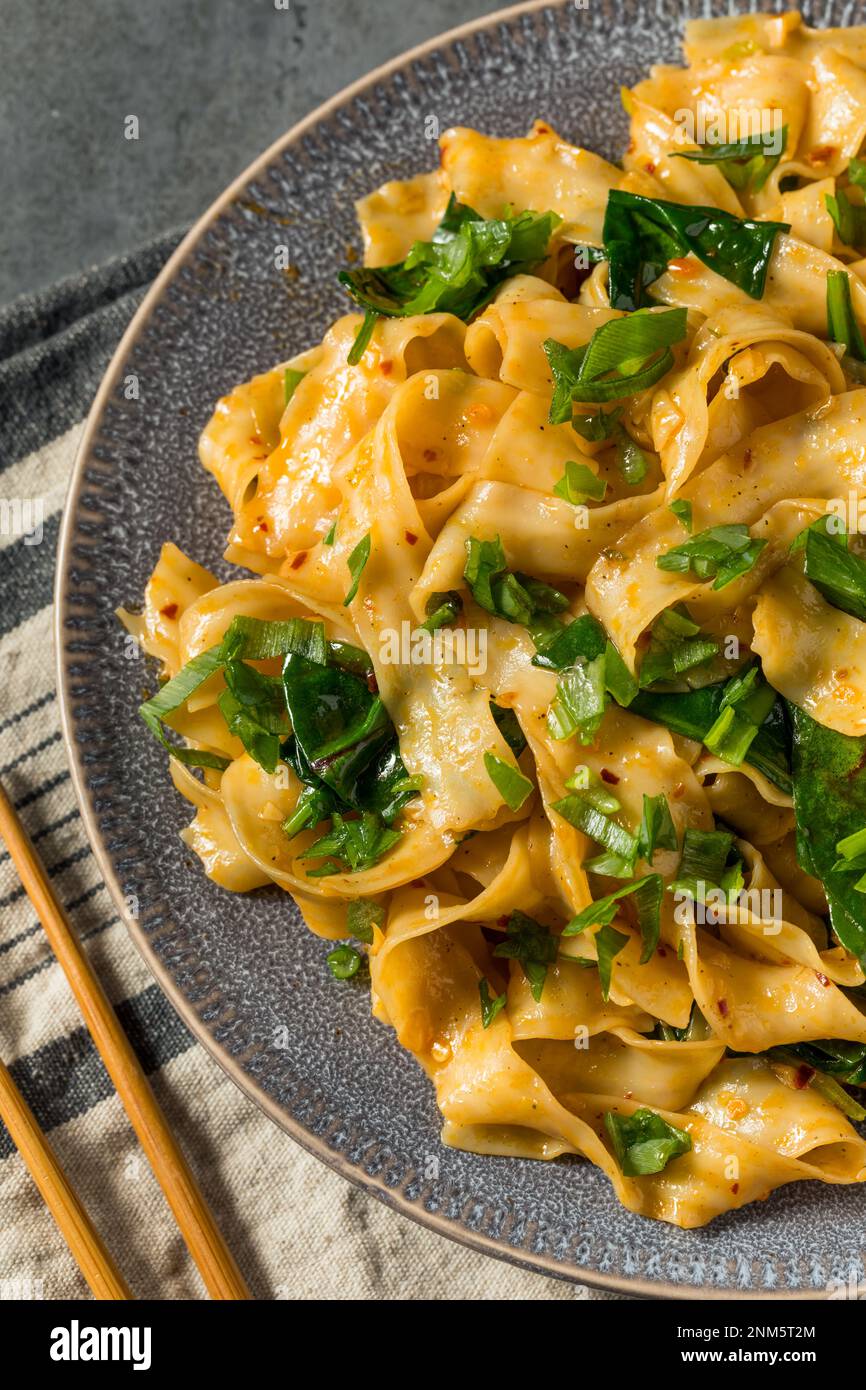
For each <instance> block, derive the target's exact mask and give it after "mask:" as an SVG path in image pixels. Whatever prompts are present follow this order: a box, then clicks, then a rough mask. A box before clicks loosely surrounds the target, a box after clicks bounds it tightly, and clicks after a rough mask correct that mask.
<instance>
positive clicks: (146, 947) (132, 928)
mask: <svg viewBox="0 0 866 1390" xmlns="http://www.w3.org/2000/svg"><path fill="white" fill-rule="evenodd" d="M570 3H571V0H527V3H524V4H519V5H511V6H509V7H508V8H506V9H502V10H496V11H494V12H492V13H491V14H489V15H485V16H482V17H481V18H480V19H476V20H472V21H470V22H469V23H467V24H462V25H458V26H457V27H456V28H453V29H449V30H447V31H446V32H445V33H443V34H439V35H437V36H436V37H435V38H433V39H430V40H428V41H427V42H426V43H422V44H419V45H417V46H416V47H415V48H412V49H409V50H407V51H406V52H404V53H402V54H399V55H398V56H397V57H395V58H393V59H391V60H389V61H388V62H387V63H383V64H382V65H381V66H380V67H378V68H376V69H374V70H373V71H372V72H370V73H368V74H366V75H365V76H364V77H361V78H359V79H358V81H356V82H353V83H351V84H350V85H349V86H348V87H344V88H343V89H342V90H341V91H339V92H337V93H336V95H335V96H333V97H331V98H330V99H329V100H328V101H326V102H324V103H323V104H322V105H321V106H319V107H317V108H316V110H315V111H313V112H311V113H310V115H308V116H305V117H304V119H303V120H301V121H299V122H298V123H297V124H296V125H294V126H292V128H291V129H290V130H289V131H287V132H286V133H285V134H284V135H281V136H280V137H279V139H277V140H275V141H274V143H273V144H272V145H270V146H269V148H268V149H266V150H265V151H264V153H263V154H261V155H259V156H258V158H257V159H255V160H253V162H252V163H251V164H250V165H249V166H248V167H247V168H246V169H245V170H244V171H243V173H241V174H239V175H238V177H237V178H236V179H234V180H233V182H232V183H231V184H229V186H228V188H226V190H225V191H224V192H223V193H222V194H220V196H219V197H218V198H217V199H216V200H215V202H213V203H212V204H211V206H210V207H209V208H208V209H207V211H206V212H205V213H203V215H202V216H201V217H200V218H199V219H198V220H197V221H196V222H195V224H194V225H193V226H192V227H191V228H190V230H189V232H187V234H186V236H185V237H184V238H183V240H182V241H181V242H180V244H179V246H178V247H177V248H176V250H175V251H174V252H173V253H172V255H171V256H170V257H169V259H168V261H167V262H166V264H165V265H164V266H163V268H162V270H161V271H160V273H159V275H158V276H157V277H156V279H155V280H154V282H153V284H152V285H151V287H150V289H149V290H148V292H147V293H146V295H145V297H144V299H143V300H142V302H141V304H140V305H139V307H138V309H137V311H136V313H135V314H134V316H133V318H132V320H131V322H130V324H129V326H128V328H127V329H126V332H125V333H124V335H123V337H122V338H121V340H120V342H119V344H118V346H117V349H116V350H115V353H114V356H113V357H112V359H111V362H110V364H109V366H108V370H107V371H106V373H105V376H104V377H103V379H102V382H101V384H100V387H99V390H98V391H97V393H96V396H95V398H94V401H93V404H92V406H91V408H90V411H89V413H88V416H87V420H86V423H85V427H84V433H83V435H82V438H81V442H80V444H79V446H78V450H77V453H76V456H75V462H74V465H73V469H72V474H71V477H70V481H69V488H68V491H67V494H66V500H65V503H64V509H63V515H62V521H61V527H60V536H59V540H58V547H57V563H56V570H55V580H54V624H53V637H54V655H55V669H56V676H57V691H58V703H59V710H60V726H61V730H62V734H63V742H64V745H65V748H66V755H67V758H68V761H69V768H70V774H71V778H72V786H73V789H74V791H75V796H76V799H77V801H78V806H79V808H80V811H81V817H82V821H83V823H84V828H85V831H86V833H87V837H88V839H89V841H90V845H91V848H92V850H93V854H94V857H95V859H96V862H97V864H98V866H99V870H100V873H101V874H102V877H103V879H104V881H105V885H106V887H107V888H108V891H109V893H110V894H111V897H112V899H113V901H114V905H115V907H116V909H117V912H118V914H119V916H120V918H121V920H122V921H123V922H124V924H125V926H126V928H127V930H128V932H129V934H130V936H131V937H132V940H133V941H134V943H135V945H136V947H137V948H138V951H139V952H140V954H141V955H142V957H143V958H144V960H145V962H146V964H147V966H148V968H149V969H150V971H151V974H152V975H153V976H154V978H155V980H156V982H157V984H158V985H159V987H160V989H161V990H162V991H163V993H164V994H165V995H166V996H167V997H168V999H169V1001H170V1002H171V1004H172V1006H173V1007H174V1009H175V1010H176V1011H177V1013H178V1014H179V1016H180V1018H181V1019H182V1020H183V1022H184V1024H185V1025H186V1027H187V1028H188V1029H189V1030H190V1032H191V1033H192V1034H193V1036H194V1037H195V1038H196V1040H197V1041H198V1042H200V1043H201V1044H202V1046H203V1047H204V1048H205V1049H206V1050H207V1051H208V1053H209V1054H210V1055H211V1056H212V1057H213V1058H214V1060H215V1061H216V1062H217V1063H218V1064H219V1065H220V1066H221V1067H222V1069H223V1071H224V1072H225V1073H226V1074H227V1075H228V1076H229V1077H230V1078H231V1080H232V1081H233V1082H234V1083H235V1084H236V1085H237V1086H238V1087H240V1089H241V1090H242V1091H243V1092H244V1094H245V1095H246V1096H248V1097H249V1099H250V1100H253V1101H255V1103H256V1104H257V1105H258V1106H259V1107H260V1108H261V1109H262V1110H264V1112H265V1113H266V1114H267V1115H268V1116H269V1117H270V1119H271V1120H273V1121H274V1123H275V1124H277V1125H278V1126H279V1127H280V1128H281V1129H283V1130H285V1131H286V1132H287V1133H288V1134H290V1135H291V1137H292V1138H293V1139H294V1140H295V1141H296V1142H297V1143H298V1144H300V1145H301V1147H302V1148H304V1149H306V1150H307V1151H308V1152H309V1153H311V1154H313V1155H314V1156H315V1157H316V1158H318V1159H321V1161H322V1162H323V1163H325V1164H327V1166H328V1167H329V1168H332V1169H334V1170H335V1171H336V1172H337V1173H339V1174H340V1176H341V1177H343V1178H346V1179H347V1181H349V1182H351V1183H353V1184H354V1185H355V1186H356V1187H360V1188H362V1189H364V1190H365V1191H369V1192H371V1193H372V1194H373V1196H375V1197H377V1198H378V1199H379V1200H380V1201H382V1202H383V1203H384V1204H385V1205H386V1206H389V1207H391V1208H392V1209H393V1210H395V1211H397V1212H398V1213H399V1214H400V1215H401V1216H406V1217H408V1218H409V1219H410V1220H411V1221H416V1222H417V1223H418V1224H419V1225H421V1226H426V1227H427V1228H429V1229H430V1230H433V1231H435V1232H436V1233H437V1234H438V1235H441V1236H444V1237H445V1238H446V1239H448V1240H453V1241H456V1242H458V1243H459V1244H462V1245H466V1246H468V1247H470V1248H471V1249H474V1250H478V1251H480V1252H481V1253H482V1254H484V1255H489V1256H491V1257H492V1258H493V1259H498V1260H504V1261H505V1262H506V1263H509V1264H514V1265H517V1266H518V1267H520V1268H523V1269H529V1270H533V1271H535V1272H536V1273H539V1274H546V1275H548V1276H549V1277H552V1278H555V1279H562V1280H564V1281H566V1282H570V1283H583V1284H587V1285H590V1286H591V1287H594V1288H600V1289H606V1290H608V1291H610V1292H613V1293H619V1294H624V1295H631V1296H632V1297H641V1298H656V1299H659V1298H671V1299H682V1300H688V1301H696V1300H710V1301H722V1300H731V1299H736V1300H738V1301H756V1300H758V1299H760V1300H761V1301H762V1302H763V1301H766V1300H769V1301H773V1302H789V1301H791V1300H799V1301H818V1300H821V1299H823V1298H826V1294H824V1293H822V1292H821V1291H819V1290H816V1289H808V1288H802V1289H785V1290H764V1289H736V1288H707V1287H700V1286H698V1285H686V1284H671V1283H668V1282H667V1281H655V1280H648V1279H640V1278H631V1277H628V1276H623V1277H620V1276H617V1275H607V1274H605V1273H603V1272H600V1271H597V1270H593V1269H586V1270H584V1269H582V1268H581V1267H580V1266H577V1265H572V1266H571V1268H570V1269H569V1268H565V1267H564V1266H563V1265H561V1264H559V1263H558V1262H557V1261H556V1260H554V1259H552V1258H550V1257H549V1256H547V1255H544V1254H535V1253H533V1252H532V1251H525V1250H524V1251H521V1252H519V1253H518V1252H517V1251H514V1250H509V1249H508V1248H506V1247H504V1246H503V1245H502V1244H501V1243H499V1242H498V1241H496V1240H494V1239H493V1238H492V1237H488V1236H485V1235H483V1234H480V1233H478V1232H474V1231H470V1230H467V1229H466V1227H464V1226H461V1225H459V1224H458V1223H457V1222H456V1221H454V1220H452V1219H451V1218H449V1217H444V1216H441V1215H440V1214H438V1213H436V1212H430V1211H427V1210H426V1209H425V1208H419V1207H418V1206H416V1205H415V1204H414V1203H413V1202H411V1201H410V1200H409V1199H407V1198H405V1197H403V1196H402V1194H399V1193H397V1194H395V1193H394V1192H392V1191H391V1190H390V1189H389V1187H388V1186H387V1184H386V1182H385V1180H384V1179H383V1178H381V1177H379V1176H378V1175H376V1174H370V1173H365V1172H363V1171H361V1170H359V1169H358V1168H356V1167H355V1166H353V1164H352V1163H351V1162H350V1160H349V1159H348V1158H346V1156H345V1155H344V1154H342V1153H339V1152H336V1151H335V1150H333V1149H332V1148H330V1147H329V1145H328V1144H327V1142H326V1141H325V1140H324V1139H323V1138H319V1137H318V1136H317V1135H315V1134H313V1133H311V1132H310V1131H309V1130H308V1129H306V1128H305V1127H304V1125H303V1124H302V1123H301V1122H300V1121H298V1120H296V1119H295V1118H294V1117H293V1116H291V1115H289V1114H287V1113H286V1112H285V1111H284V1110H283V1109H282V1108H281V1107H280V1106H279V1105H278V1104H277V1103H276V1101H274V1100H273V1099H272V1098H271V1097H270V1096H269V1095H268V1094H267V1092H266V1091H264V1090H263V1089H262V1088H261V1087H260V1086H259V1085H258V1084H257V1083H256V1081H255V1079H254V1078H253V1077H252V1076H251V1075H250V1074H249V1073H248V1072H246V1071H244V1069H243V1067H242V1065H241V1063H240V1061H239V1060H238V1059H236V1058H234V1057H232V1056H230V1055H229V1053H228V1052H226V1051H225V1050H224V1049H223V1048H221V1047H220V1046H219V1044H218V1043H217V1042H216V1040H215V1039H214V1037H213V1036H212V1034H211V1033H210V1032H209V1030H208V1028H207V1026H206V1024H205V1023H204V1021H203V1020H202V1019H201V1018H200V1017H199V1015H198V1013H197V1011H196V1009H195V1007H194V1006H193V1004H192V1003H190V1001H189V1000H188V999H186V997H185V996H184V995H183V993H182V992H181V990H180V988H179V987H178V985H177V984H176V983H175V981H174V980H173V979H172V977H171V975H170V974H169V973H168V971H167V970H166V968H165V967H164V966H163V965H162V963H161V961H160V960H159V957H158V956H157V954H156V952H155V951H154V949H153V947H152V946H151V944H150V941H149V939H148V937H147V935H146V933H145V932H144V931H143V930H142V928H141V926H140V924H139V923H138V921H137V920H136V919H135V918H134V917H133V916H132V915H131V914H130V912H129V909H128V906H127V902H126V898H125V895H124V893H123V890H122V888H121V885H120V882H119V880H118V878H117V875H116V873H115V869H114V864H113V861H112V858H111V855H110V854H109V851H108V849H107V846H106V844H105V842H104V840H103V836H102V832H101V830H100V827H99V825H98V822H97V818H96V813H95V810H94V807H93V805H92V802H91V793H90V790H89V788H88V786H87V778H86V773H85V770H84V768H83V766H82V763H81V760H80V756H79V749H78V744H77V742H76V739H75V734H74V717H73V713H72V694H71V688H70V671H69V665H70V662H71V660H72V657H73V654H72V653H71V652H70V651H69V650H68V648H67V634H68V629H67V620H68V618H69V617H70V609H71V604H70V603H69V602H68V601H67V594H68V590H69V584H68V578H69V570H70V566H71V562H72V558H73V545H74V542H75V534H76V523H77V521H78V519H79V506H80V501H81V491H82V486H83V484H84V481H85V478H84V474H85V469H86V466H87V463H88V460H89V458H90V455H91V451H92V447H93V444H94V440H95V438H96V435H97V433H98V430H99V427H100V424H101V420H102V416H103V413H104V411H105V408H106V406H107V404H108V402H109V400H110V398H111V396H112V394H113V393H114V391H115V388H116V386H117V383H118V380H119V378H120V376H121V372H122V369H123V366H124V364H125V362H126V360H127V358H128V357H129V354H130V352H131V350H132V348H133V347H134V346H135V344H136V342H137V341H138V338H139V337H140V335H141V333H142V331H143V329H144V328H145V325H146V324H147V323H148V321H149V319H150V318H151V315H152V314H153V312H154V310H155V309H156V307H157V305H158V304H159V303H160V301H161V300H162V298H163V295H164V294H165V291H166V290H167V289H168V288H169V286H170V285H171V284H172V282H173V280H174V279H175V277H176V275H177V274H178V272H179V270H180V268H181V267H182V266H183V264H184V262H185V261H186V260H187V258H188V256H189V255H190V253H191V252H192V251H193V250H194V249H195V247H196V246H197V245H198V243H199V242H200V240H201V239H202V238H203V236H204V235H205V234H206V233H207V231H208V230H209V228H210V227H211V226H212V225H213V223H214V222H216V220H217V219H218V218H219V216H220V215H221V213H222V212H223V211H224V209H225V208H227V207H228V206H230V205H231V204H232V203H233V202H234V201H235V199H236V198H237V196H238V195H239V194H240V193H242V192H243V190H244V189H245V188H246V187H247V186H248V185H249V184H250V183H254V182H255V181H256V180H257V179H258V178H259V177H260V176H261V175H262V174H264V173H265V171H266V170H267V168H268V167H269V165H270V164H272V163H273V162H274V160H275V159H277V158H278V157H279V156H280V155H281V154H282V153H283V151H285V150H286V149H288V148H289V147H291V146H293V145H296V144H297V143H299V142H300V141H301V140H302V139H303V138H304V136H305V135H306V134H307V133H308V132H309V131H311V130H312V129H314V128H315V127H316V125H318V123H319V122H320V121H322V120H324V119H326V118H327V117H328V116H330V115H331V113H332V112H334V111H336V110H337V109H338V108H339V107H340V106H342V105H343V104H344V103H346V102H348V101H351V100H353V99H354V98H356V97H357V96H360V95H362V94H363V93H364V92H366V91H369V90H370V89H372V88H373V87H375V86H376V84H377V83H379V82H381V81H383V80H384V79H386V78H389V77H391V76H393V75H394V74H395V73H398V72H399V71H401V70H402V69H404V68H406V67H408V66H409V65H410V64H412V63H414V62H415V61H416V60H417V59H420V58H423V57H425V56H426V55H427V54H429V53H432V52H434V51H435V50H436V49H440V48H447V47H449V46H451V45H452V44H454V43H456V42H458V41H460V40H463V39H466V38H468V37H470V36H471V35H473V34H476V33H478V32H479V31H482V30H489V29H495V28H496V27H497V26H498V25H499V24H502V23H507V22H508V21H510V20H514V19H517V18H519V17H521V16H523V15H527V14H532V13H533V12H535V11H537V10H543V9H565V8H566V7H567V6H568V5H569V4H570ZM753 5H754V0H752V2H751V4H749V3H748V0H747V3H746V5H744V8H748V9H751V8H752V7H753ZM685 8H686V6H685V5H684V9H685Z"/></svg>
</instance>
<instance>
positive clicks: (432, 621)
mask: <svg viewBox="0 0 866 1390" xmlns="http://www.w3.org/2000/svg"><path fill="white" fill-rule="evenodd" d="M424 612H425V613H426V615H427V616H426V619H425V621H424V622H423V623H422V624H421V627H422V629H423V630H424V631H425V632H430V633H433V632H436V631H438V629H439V628H440V627H451V625H452V624H453V623H455V622H456V621H457V619H458V618H459V617H460V614H461V613H462V612H463V599H462V598H461V597H460V595H459V594H458V593H456V592H455V591H454V590H453V589H451V590H449V591H448V593H445V594H431V595H430V597H429V598H428V600H427V604H426V607H425V609H424Z"/></svg>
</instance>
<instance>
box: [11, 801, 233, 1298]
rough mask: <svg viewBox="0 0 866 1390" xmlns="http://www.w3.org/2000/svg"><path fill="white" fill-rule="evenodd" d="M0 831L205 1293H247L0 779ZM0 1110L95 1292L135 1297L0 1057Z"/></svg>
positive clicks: (214, 1295)
mask: <svg viewBox="0 0 866 1390" xmlns="http://www.w3.org/2000/svg"><path fill="white" fill-rule="evenodd" d="M0 837H2V839H3V840H4V841H5V842H6V848H7V849H8V850H9V853H10V855H11V857H12V861H13V863H14V865H15V867H16V869H17V870H18V874H19V877H20V879H21V882H22V884H23V886H24V888H25V890H26V892H27V896H28V897H29V899H30V901H31V903H32V904H33V906H34V908H35V909H36V915H37V916H38V918H39V920H40V922H41V923H42V926H43V928H44V929H45V935H46V936H47V937H48V940H49V942H50V944H51V948H52V950H53V952H54V954H55V956H56V957H57V959H58V961H59V962H60V965H61V966H62V968H63V971H64V974H65V975H66V978H67V980H68V982H69V986H70V988H71V990H72V993H73V994H74V995H75V998H76V1000H77V1002H78V1007H79V1008H80V1010H81V1013H82V1015H83V1017H84V1022H85V1023H86V1024H87V1028H88V1031H89V1033H90V1036H91V1038H92V1039H93V1042H94V1044H95V1046H96V1050H97V1051H98V1053H99V1055H100V1056H101V1058H102V1060H103V1062H104V1063H105V1067H106V1070H107V1071H108V1074H109V1076H110V1077H111V1080H112V1081H113V1083H114V1088H115V1090H116V1091H117V1094H118V1095H119V1096H120V1099H121V1100H122V1102H123V1105H124V1108H125V1109H126V1113H127V1115H128V1116H129V1119H130V1122H131V1124H132V1127H133V1129H134V1130H135V1132H136V1134H137V1135H138V1138H139V1142H140V1144H141V1147H142V1148H143V1150H144V1152H145V1153H146V1155H147V1157H148V1159H149V1161H150V1164H151V1167H152V1168H153V1171H154V1173H155V1175H156V1177H157V1180H158V1181H159V1184H160V1186H161V1188H162V1190H163V1192H164V1194H165V1197H166V1200H167V1201H168V1204H169V1206H170V1207H171V1210H172V1212H173V1213H174V1218H175V1221H176V1222H177V1224H178V1227H179V1229H180V1232H181V1235H182V1236H183V1238H184V1240H185V1241H186V1244H187V1248H188V1250H189V1252H190V1254H191V1255H192V1257H193V1259H194V1260H195V1262H196V1264H197V1265H198V1268H199V1271H200V1272H201V1276H202V1279H203V1280H204V1283H205V1287H206V1288H207V1290H208V1293H209V1294H210V1296H211V1298H216V1299H245V1298H249V1297H250V1294H249V1291H248V1289H247V1287H246V1285H245V1283H244V1281H243V1277H242V1275H241V1272H240V1270H239V1269H238V1267H237V1265H236V1264H235V1260H234V1257H233V1256H232V1253H231V1251H230V1250H229V1248H228V1246H227V1245H226V1243H225V1240H224V1238H223V1236H222V1234H221V1232H220V1230H219V1227H218V1226H217V1224H216V1222H215V1220H214V1218H213V1215H212V1213H211V1211H210V1209H209V1207H208V1205H207V1203H206V1202H205V1199H204V1197H203V1195H202V1193H201V1191H200V1189H199V1187H198V1184H197V1182H196V1180H195V1178H194V1177H193V1174H192V1171H191V1170H190V1167H189V1165H188V1163H187V1161H186V1159H185V1158H184V1155H183V1152H182V1150H181V1148H180V1146H179V1145H178V1143H177V1140H176V1139H175V1138H174V1136H173V1134H172V1133H171V1131H170V1129H169V1127H168V1123H167V1121H166V1119H165V1116H164V1115H163V1113H162V1111H161V1110H160V1108H159V1106H158V1105H157V1102H156V1098H155V1097H154V1094H153V1092H152V1091H151V1089H150V1086H149V1084H148V1081H147V1078H146V1077H145V1075H144V1072H143V1071H142V1069H141V1065H140V1063H139V1061H138V1058H137V1057H136V1055H135V1053H134V1052H133V1050H132V1046H131V1045H130V1042H129V1039H128V1038H127V1036H126V1034H125V1033H124V1031H123V1029H122V1028H121V1026H120V1023H119V1022H118V1019H117V1015H116V1014H115V1012H114V1010H113V1008H112V1007H111V1004H110V1003H109V1001H108V997H107V995H106V993H105V991H104V990H103V988H102V985H101V984H100V982H99V979H98V978H97V976H96V975H95V973H94V971H93V968H92V966H91V965H90V962H89V961H88V959H87V956H86V955H85V953H84V951H83V950H82V948H81V946H80V944H79V942H78V938H77V937H76V935H75V932H74V931H73V928H72V925H71V923H70V921H69V918H68V917H67V916H66V913H65V912H64V910H63V908H62V907H61V905H60V903H59V902H58V900H57V898H56V896H55V894H54V890H53V889H52V887H51V883H50V881H49V879H48V875H47V874H46V872H45V869H44V868H43V866H42V864H41V863H40V860H39V858H38V856H37V854H36V851H35V850H34V848H33V845H32V844H31V843H30V840H29V838H28V836H27V832H26V831H25V829H24V827H23V825H22V824H21V822H20V820H19V819H18V817H17V815H16V813H15V811H14V809H13V807H12V804H11V802H10V801H9V798H8V797H7V796H6V793H5V792H4V791H3V788H2V787H0ZM0 1118H2V1120H3V1121H4V1123H5V1125H6V1127H7V1129H8V1130H9V1133H10V1135H11V1137H12V1141H13V1143H14V1144H15V1146H16V1148H17V1149H18V1151H19V1153H20V1154H21V1157H22V1159H23V1160H24V1162H25V1164H26V1165H27V1167H28V1168H29V1170H30V1173H31V1175H32V1177H33V1180H34V1182H35V1183H36V1185H37V1187H38V1188H39V1191H40V1192H41V1194H42V1197H43V1199H44V1201H45V1204H46V1206H47V1207H48V1209H49V1211H50V1212H51V1214H52V1216H53V1217H54V1219H55V1221H56V1222H57V1225H58V1226H59V1228H60V1231H61V1233H62V1235H63V1236H64V1238H65V1240H66V1243H67V1244H68V1246H69V1248H70V1250H71V1251H72V1254H73V1255H74V1257H75V1259H76V1260H77V1262H78V1266H79V1268H80V1270H81V1272H82V1274H83V1275H84V1278H85V1279H86V1280H87V1283H88V1284H89V1285H90V1288H91V1290H92V1291H93V1294H94V1297H95V1298H98V1299H129V1298H133V1297H134V1295H133V1294H132V1293H130V1291H129V1288H128V1287H127V1285H126V1283H125V1281H124V1279H123V1276H122V1274H121V1273H120V1271H119V1270H118V1268H117V1266H116V1265H115V1263H114V1261H113V1259H112V1257H111V1255H110V1254H109V1252H108V1250H107V1249H106V1247H105V1244H104V1242H103V1240H102V1238H101V1236H100V1235H99V1233H98V1231H97V1230H96V1228H95V1226H94V1225H93V1223H92V1222H91V1220H90V1217H89V1216H88V1215H87V1212H86V1211H85V1209H84V1207H83V1206H82V1205H81V1202H80V1201H79V1200H78V1198H77V1197H76V1195H75V1193H74V1191H73V1189H72V1187H71V1186H70V1184H69V1181H68V1180H67V1178H66V1177H65V1175H64V1173H63V1170H62V1168H61V1167H60V1164H59V1163H58V1161H57V1158H56V1157H55V1155H54V1152H53V1150H52V1148H51V1146H50V1144H49V1143H48V1140H47V1139H46V1138H45V1135H44V1134H43V1133H42V1131H41V1130H40V1128H39V1125H38V1123H37V1121H36V1118H35V1116H34V1114H33V1112H32V1110H31V1109H30V1107H29V1105H28V1104H27V1102H26V1100H25V1099H24V1097H23V1096H22V1095H21V1093H20V1091H19V1090H18V1088H17V1086H16V1085H15V1082H14V1080H13V1078H12V1076H11V1075H10V1073H9V1071H8V1069H7V1068H6V1067H5V1066H4V1065H3V1063H2V1062H0Z"/></svg>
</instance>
